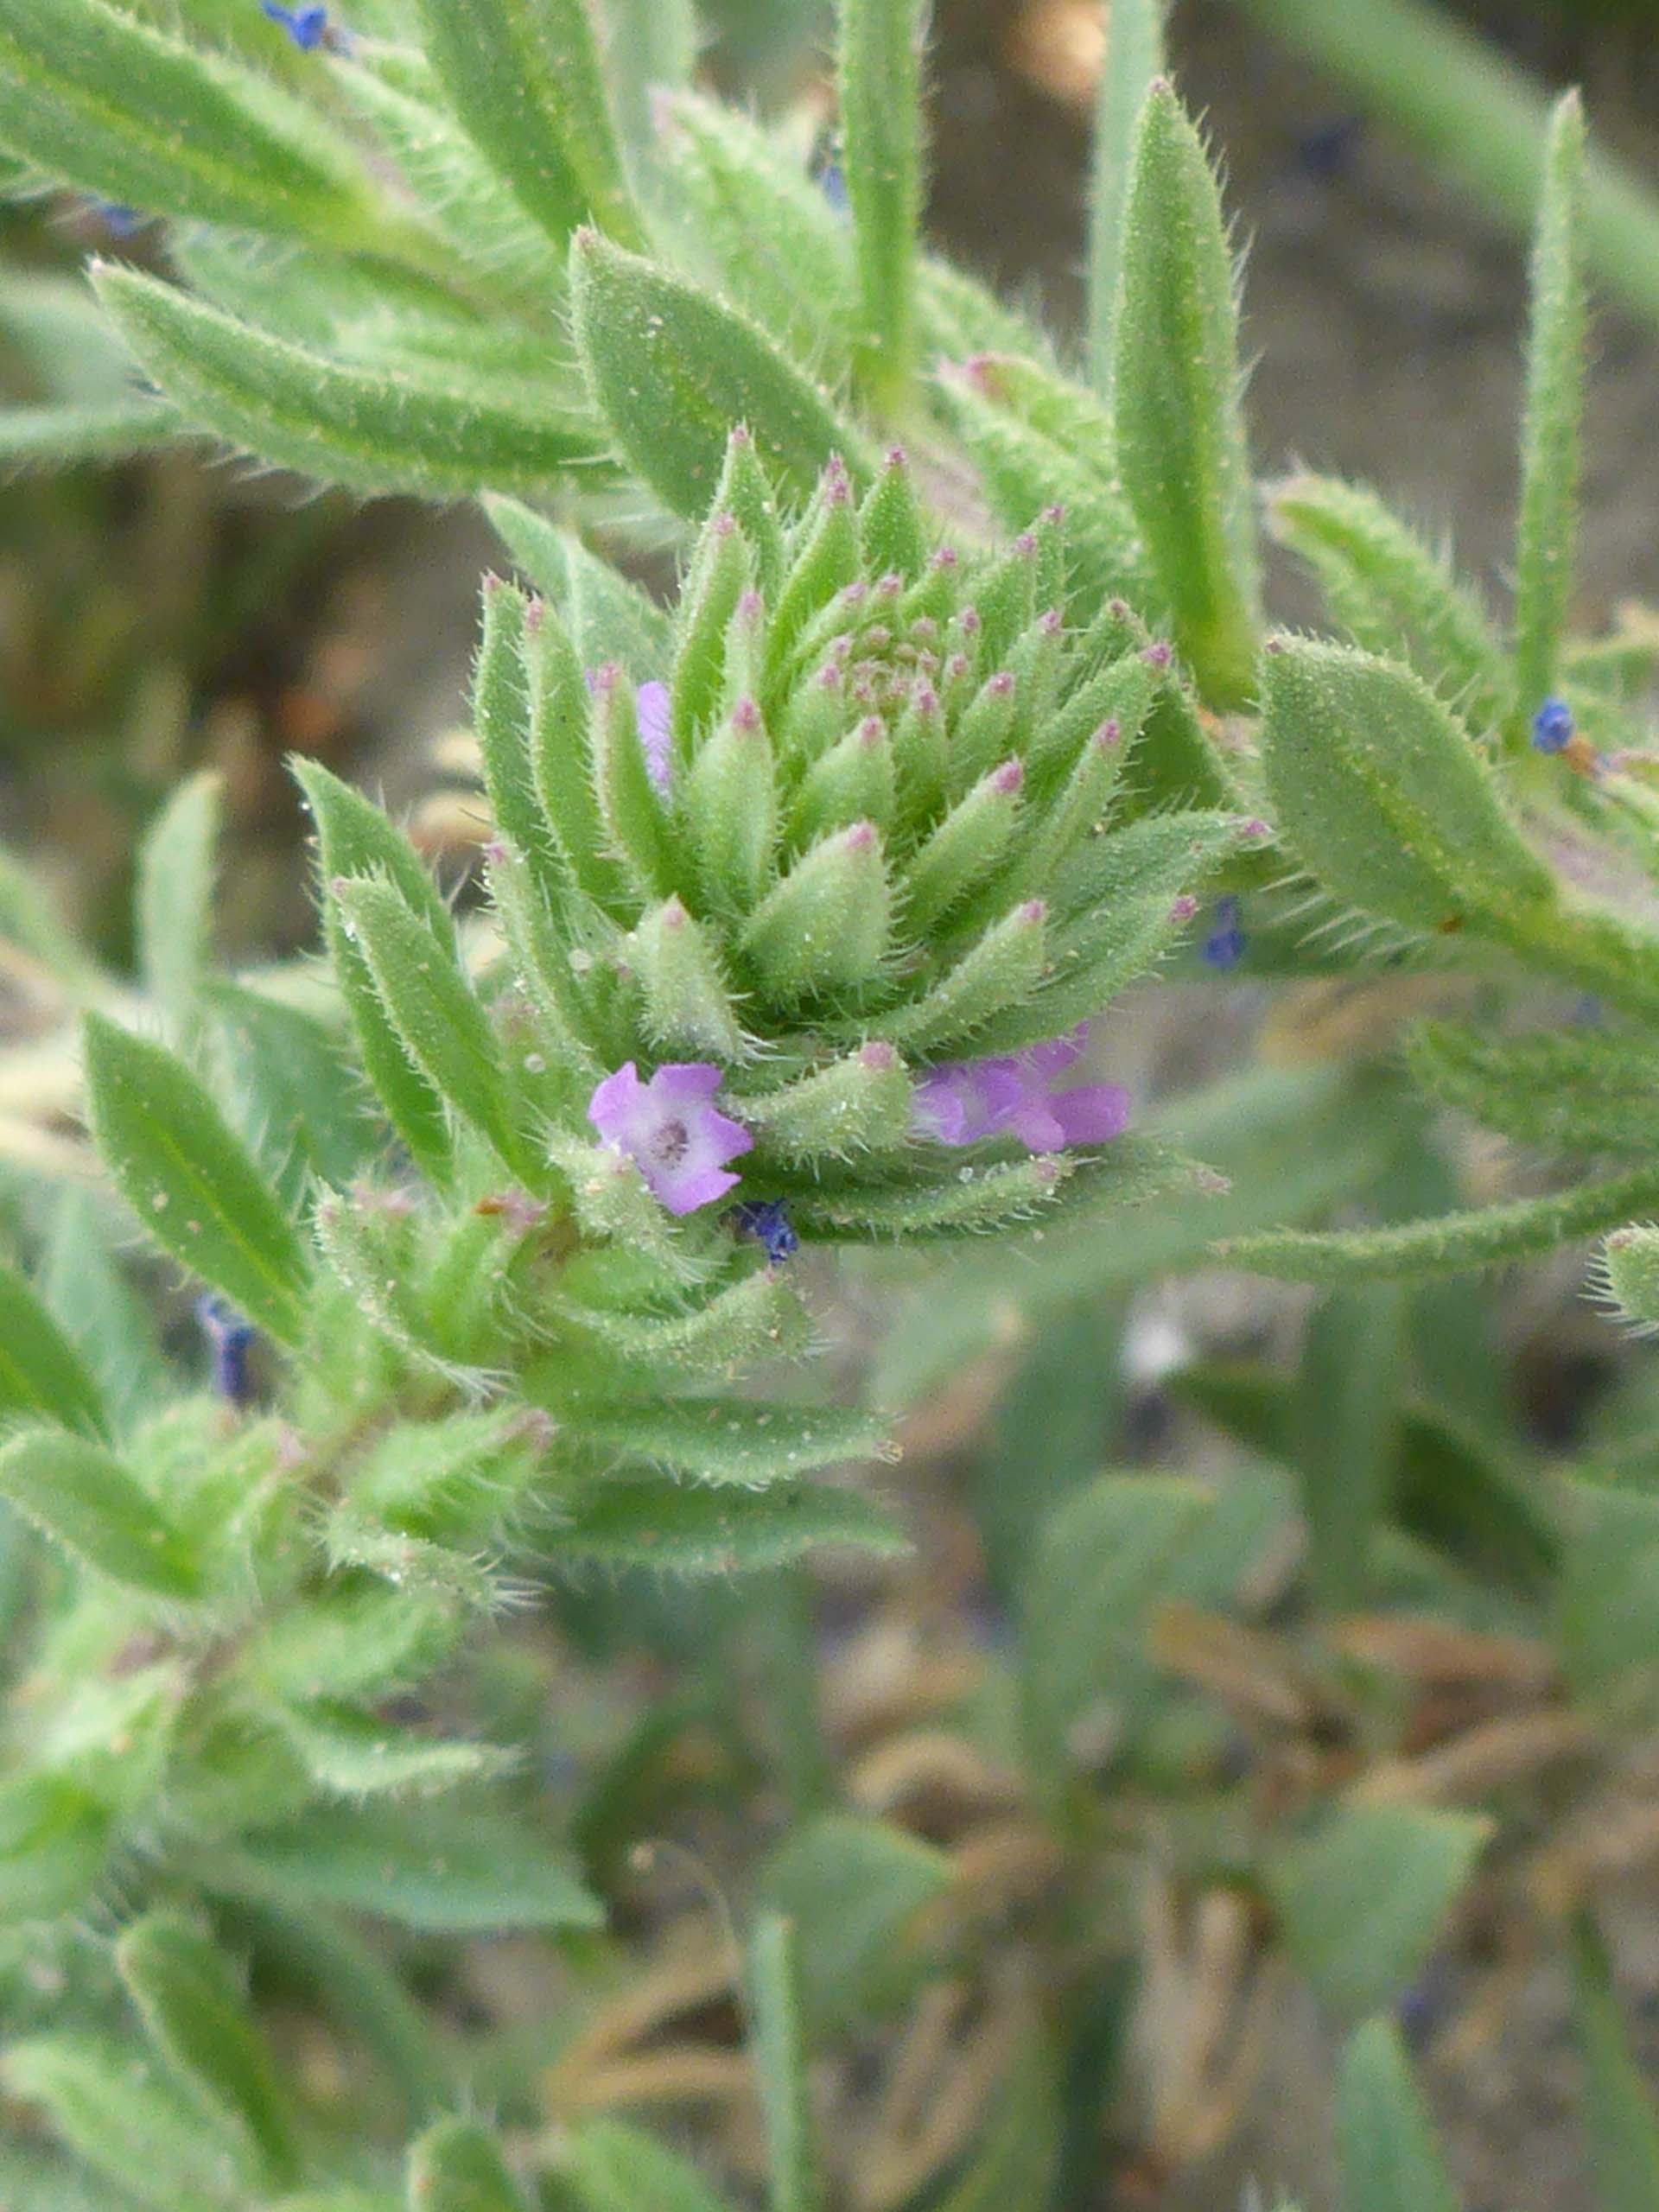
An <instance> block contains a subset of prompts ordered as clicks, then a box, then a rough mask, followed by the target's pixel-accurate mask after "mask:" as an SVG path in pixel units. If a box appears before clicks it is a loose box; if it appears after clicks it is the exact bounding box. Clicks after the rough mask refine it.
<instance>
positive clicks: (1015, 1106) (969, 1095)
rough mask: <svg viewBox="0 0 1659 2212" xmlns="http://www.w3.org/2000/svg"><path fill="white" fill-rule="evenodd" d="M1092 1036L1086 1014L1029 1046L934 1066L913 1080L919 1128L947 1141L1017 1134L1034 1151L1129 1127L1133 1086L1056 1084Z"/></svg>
mask: <svg viewBox="0 0 1659 2212" xmlns="http://www.w3.org/2000/svg"><path fill="white" fill-rule="evenodd" d="M1088 1041H1089V1024H1088V1023H1087V1022H1086V1021H1085V1022H1081V1023H1079V1025H1078V1026H1077V1028H1076V1029H1073V1030H1071V1032H1070V1033H1068V1034H1067V1035H1066V1036H1064V1037H1055V1038H1052V1039H1050V1040H1049V1042H1048V1043H1047V1044H1046V1045H1033V1046H1032V1048H1031V1050H1030V1051H1029V1052H1019V1053H1014V1054H1010V1055H1008V1056H1007V1057H1004V1058H990V1059H982V1060H957V1061H953V1062H952V1063H951V1064H950V1065H948V1066H945V1067H940V1068H935V1069H934V1070H933V1071H931V1074H929V1075H926V1076H925V1077H923V1078H922V1080H921V1082H920V1083H919V1084H917V1086H916V1097H915V1102H914V1106H913V1109H912V1128H914V1130H915V1133H916V1135H918V1136H919V1137H925V1138H928V1139H930V1140H931V1141H932V1142H933V1143H935V1144H947V1145H964V1144H979V1143H981V1142H982V1141H983V1140H984V1139H986V1138H987V1137H1000V1136H1013V1137H1018V1139H1019V1140H1020V1143H1021V1144H1023V1145H1025V1146H1026V1147H1027V1148H1028V1149H1029V1150H1030V1151H1032V1152H1060V1151H1063V1150H1064V1149H1065V1147H1067V1146H1068V1145H1077V1144H1108V1143H1109V1142H1110V1141H1111V1140H1112V1138H1114V1137H1120V1136H1122V1134H1123V1132H1124V1130H1125V1129H1126V1128H1128V1122H1129V1094H1128V1091H1127V1090H1124V1089H1123V1088H1122V1085H1121V1084H1116V1083H1085V1084H1078V1085H1077V1087H1076V1088H1075V1089H1073V1090H1058V1089H1056V1087H1055V1086H1056V1084H1057V1081H1058V1077H1061V1076H1062V1075H1064V1074H1065V1071H1067V1069H1069V1068H1070V1067H1071V1065H1073V1064H1074V1062H1075V1061H1077V1059H1078V1058H1080V1057H1081V1055H1082V1053H1083V1050H1084V1046H1086V1045H1087V1043H1088Z"/></svg>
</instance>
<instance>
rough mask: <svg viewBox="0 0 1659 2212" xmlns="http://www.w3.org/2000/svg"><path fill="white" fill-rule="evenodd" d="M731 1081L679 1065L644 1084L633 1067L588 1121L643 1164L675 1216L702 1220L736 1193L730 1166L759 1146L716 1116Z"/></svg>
mask: <svg viewBox="0 0 1659 2212" xmlns="http://www.w3.org/2000/svg"><path fill="white" fill-rule="evenodd" d="M725 1080H726V1077H725V1075H724V1073H723V1072H722V1071H721V1069H719V1068H717V1067H714V1066H712V1065H710V1064H709V1062H708V1061H707V1060H688V1061H674V1062H671V1063H670V1065H668V1066H667V1067H661V1068H658V1071H657V1072H656V1074H655V1075H654V1076H652V1078H651V1081H650V1082H649V1083H641V1082H640V1080H639V1069H638V1068H637V1067H636V1066H635V1065H634V1064H633V1062H632V1060H630V1061H628V1062H627V1064H626V1066H623V1067H620V1068H619V1069H618V1070H617V1071H616V1073H615V1074H614V1075H607V1077H606V1078H605V1080H604V1082H603V1083H601V1084H600V1085H599V1087H598V1089H597V1090H595V1091H594V1095H593V1096H592V1097H591V1098H590V1099H589V1100H588V1120H589V1121H590V1122H592V1123H593V1125H594V1128H596V1129H597V1130H598V1131H599V1134H600V1135H601V1136H602V1137H603V1138H604V1140H605V1141H606V1143H607V1144H608V1145H613V1146H614V1147H616V1149H617V1151H619V1152H625V1153H626V1154H627V1155H628V1157H629V1159H630V1160H633V1161H635V1162H636V1163H637V1165H638V1166H639V1172H640V1173H641V1174H642V1175H643V1176H644V1177H645V1181H646V1182H647V1183H648V1184H649V1185H650V1186H651V1188H652V1191H653V1192H655V1194H656V1195H657V1197H658V1198H660V1199H661V1200H662V1202H663V1204H664V1205H665V1206H666V1207H667V1208H668V1211H670V1213H695V1212H696V1210H697V1208H698V1207H699V1206H711V1205H714V1203H715V1199H716V1198H724V1197H725V1195H726V1193H727V1192H728V1191H730V1190H734V1189H735V1188H736V1186H737V1182H738V1178H737V1177H736V1176H735V1175H728V1174H727V1173H724V1170H725V1166H726V1163H727V1161H728V1160H735V1159H736V1158H737V1157H738V1155H739V1154H741V1153H745V1152H747V1151H748V1150H749V1149H750V1147H752V1146H753V1143H754V1139H753V1137H752V1136H751V1135H749V1132H748V1131H747V1129H746V1128H744V1127H743V1124H742V1123H741V1122H734V1121H731V1120H729V1119H728V1116H726V1115H724V1114H721V1113H717V1112H716V1111H715V1103H714V1101H715V1092H716V1091H717V1090H719V1089H720V1086H721V1084H722V1083H724V1081H725Z"/></svg>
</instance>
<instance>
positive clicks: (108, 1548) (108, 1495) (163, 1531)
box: [0, 1429, 201, 1598]
mask: <svg viewBox="0 0 1659 2212" xmlns="http://www.w3.org/2000/svg"><path fill="white" fill-rule="evenodd" d="M0 1497H3V1498H5V1499H7V1500H8V1501H9V1502H10V1503H11V1504H13V1505H15V1506H16V1509H17V1510H18V1511H19V1512H20V1513H22V1514H23V1515H24V1516H26V1517H27V1518H28V1519H29V1520H30V1521H32V1522H34V1523H35V1526H36V1527H37V1528H39V1529H43V1530H44V1531H45V1533H46V1534H47V1535H48V1536H50V1537H51V1538H52V1539H53V1541H54V1542H55V1543H59V1544H61V1545H62V1546H63V1548H64V1549H65V1550H66V1551H68V1552H71V1553H73V1554H74V1556H75V1557H76V1558H77V1559H80V1560H85V1561H86V1564H87V1565H88V1566H89V1567H96V1568H97V1569H98V1571H99V1573H100V1574H107V1575H108V1576H109V1577H110V1579H111V1581H113V1582H121V1583H125V1584H126V1585H128V1586H130V1588H132V1589H135V1590H143V1591H146V1592H149V1594H151V1595H152V1596H155V1597H158V1598H193V1597H194V1596H195V1594H196V1592H197V1591H198V1589H199V1588H200V1580H201V1577H200V1567H199V1565H198V1561H197V1554H196V1547H195V1545H194V1543H193V1542H192V1541H191V1540H190V1538H189V1537H188V1535H186V1533H185V1531H184V1530H183V1529H179V1528H175V1526H174V1525H173V1523H172V1522H170V1521H168V1519H167V1518H166V1516H164V1515H163V1514H162V1511H161V1510H160V1508H159V1507H158V1506H157V1505H156V1503H154V1501H153V1500H152V1499H151V1498H150V1497H149V1493H148V1492H147V1491H144V1490H143V1489H142V1488H141V1487H140V1485H139V1484H138V1483H137V1480H136V1479H135V1478H134V1477H133V1476H132V1475H131V1474H130V1473H129V1472H128V1471H127V1469H126V1468H125V1467H124V1466H123V1465H122V1464H121V1462H120V1461H119V1460H118V1459H114V1458H112V1457H111V1454H110V1453H109V1452H106V1451H105V1449H104V1447H103V1446H102V1445H99V1444H94V1443H92V1442H91V1441H90V1440H88V1439H86V1438H85V1437H78V1436H67V1435H65V1434H64V1433H62V1432H61V1431H60V1430H57V1429H25V1430H24V1431H23V1433H22V1434H21V1435H19V1436H14V1437H13V1438H12V1439H11V1440H10V1443H9V1444H7V1445H5V1446H3V1447H0Z"/></svg>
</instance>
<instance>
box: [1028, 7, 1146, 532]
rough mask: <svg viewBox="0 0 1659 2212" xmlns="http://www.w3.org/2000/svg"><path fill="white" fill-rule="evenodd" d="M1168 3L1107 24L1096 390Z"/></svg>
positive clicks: (1098, 189) (1099, 130)
mask: <svg viewBox="0 0 1659 2212" xmlns="http://www.w3.org/2000/svg"><path fill="white" fill-rule="evenodd" d="M1165 4H1166V0H1113V4H1112V7H1111V10H1110V12H1109V15H1108V16H1107V19H1106V66H1105V67H1104V68H1103V70H1102V71H1101V73H1100V87H1099V90H1098V91H1097V92H1096V95H1095V141H1094V159H1093V162H1092V164H1091V170H1090V187H1089V365H1090V370H1091V372H1092V373H1093V378H1094V385H1095V389H1096V391H1099V392H1103V393H1109V392H1110V391H1111V388H1112V354H1113V334H1114V327H1115V325H1116V318H1117V296H1118V286H1119V284H1120V283H1121V281H1122V270H1123V219H1124V213H1125V210H1126V208H1127V206H1128V196H1129V177H1130V173H1131V170H1132V168H1133V164H1134V159H1135V126H1136V124H1138V123H1139V121H1140V119H1141V108H1142V107H1143V106H1144V105H1145V103H1146V99H1147V92H1148V90H1149V89H1150V87H1151V86H1152V82H1153V79H1154V78H1155V77H1159V76H1160V75H1161V74H1162V73H1163V68H1164V8H1165ZM1031 512H1033V514H1034V513H1036V512H1037V510H1036V509H1035V508H1034V507H1033V509H1032V510H1031Z"/></svg>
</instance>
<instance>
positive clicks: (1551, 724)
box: [1532, 698, 1578, 753]
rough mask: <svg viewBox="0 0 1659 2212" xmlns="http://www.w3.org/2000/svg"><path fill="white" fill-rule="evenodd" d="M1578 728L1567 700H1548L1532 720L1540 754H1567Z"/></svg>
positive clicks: (1534, 742) (1536, 745)
mask: <svg viewBox="0 0 1659 2212" xmlns="http://www.w3.org/2000/svg"><path fill="white" fill-rule="evenodd" d="M1577 728H1578V724H1577V723H1576V722H1575V721H1573V709H1572V708H1571V707H1569V706H1568V705H1567V702H1566V700H1565V699H1554V698H1551V699H1546V700H1545V702H1544V703H1543V705H1542V706H1541V707H1540V708H1539V709H1538V711H1537V713H1536V714H1535V715H1534V716H1533V718H1532V741H1533V744H1534V745H1535V747H1536V748H1537V749H1538V751H1539V752H1540V753H1565V752H1566V750H1567V747H1568V746H1569V745H1571V743H1572V742H1573V735H1574V734H1575V732H1576V731H1577Z"/></svg>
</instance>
